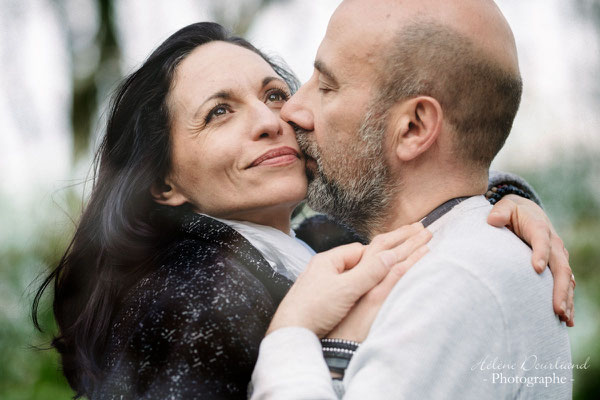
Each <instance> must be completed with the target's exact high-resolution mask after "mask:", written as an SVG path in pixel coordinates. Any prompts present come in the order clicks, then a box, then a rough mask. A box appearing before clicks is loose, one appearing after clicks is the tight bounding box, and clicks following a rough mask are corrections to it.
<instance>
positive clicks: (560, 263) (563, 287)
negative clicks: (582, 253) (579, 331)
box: [549, 234, 573, 321]
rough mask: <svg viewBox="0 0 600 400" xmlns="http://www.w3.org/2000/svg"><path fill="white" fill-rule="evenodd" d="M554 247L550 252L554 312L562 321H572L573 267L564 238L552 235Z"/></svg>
mask: <svg viewBox="0 0 600 400" xmlns="http://www.w3.org/2000/svg"><path fill="white" fill-rule="evenodd" d="M551 242H552V249H551V252H550V262H549V266H550V270H551V271H552V275H553V277H554V290H553V295H552V296H553V299H552V305H553V307H554V312H555V313H556V314H557V315H558V316H559V318H560V319H561V321H570V320H571V319H572V313H573V311H572V306H573V295H572V294H570V292H571V291H572V290H573V288H572V284H571V275H572V273H573V272H572V271H571V267H570V266H569V261H568V259H567V257H566V255H565V252H564V251H563V244H562V240H561V239H560V238H559V237H558V236H557V235H555V234H553V235H552V239H551Z"/></svg>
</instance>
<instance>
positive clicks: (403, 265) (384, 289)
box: [374, 244, 429, 299]
mask: <svg viewBox="0 0 600 400" xmlns="http://www.w3.org/2000/svg"><path fill="white" fill-rule="evenodd" d="M428 251H429V248H428V247H427V246H426V245H424V244H422V245H420V246H419V247H417V248H416V249H414V251H413V252H412V253H411V254H409V255H408V257H407V258H406V259H404V260H403V261H401V262H399V263H397V264H396V265H394V266H393V267H392V269H391V270H390V273H389V274H387V275H386V277H385V278H384V279H383V281H381V283H379V285H377V286H376V287H375V289H374V290H378V291H380V292H379V293H378V297H381V296H383V299H385V298H387V296H388V294H390V292H391V291H392V289H393V288H394V286H395V285H396V283H398V281H399V280H400V278H402V277H403V276H404V274H405V273H406V272H407V271H408V270H409V269H410V267H412V266H413V265H415V264H416V263H417V261H419V260H420V259H421V258H422V257H423V256H424V255H425V254H427V252H428Z"/></svg>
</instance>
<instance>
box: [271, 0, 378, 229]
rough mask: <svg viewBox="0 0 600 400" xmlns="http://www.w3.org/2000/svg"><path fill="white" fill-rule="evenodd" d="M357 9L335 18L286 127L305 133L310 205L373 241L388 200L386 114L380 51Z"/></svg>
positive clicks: (288, 109) (289, 107) (287, 110)
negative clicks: (379, 96) (379, 95)
mask: <svg viewBox="0 0 600 400" xmlns="http://www.w3.org/2000/svg"><path fill="white" fill-rule="evenodd" d="M356 11H357V10H355V9H349V8H348V7H346V8H343V6H342V7H340V8H339V9H338V10H337V11H336V13H335V14H334V16H333V17H332V19H331V21H330V23H329V26H328V29H327V33H326V35H325V38H324V39H323V41H322V42H321V45H320V47H319V50H318V52H317V56H316V59H315V70H314V73H313V75H312V77H311V78H310V80H309V81H308V82H307V83H306V84H304V85H303V86H302V87H301V88H300V89H299V91H298V92H297V93H296V94H295V95H294V96H293V97H292V98H291V99H290V100H289V101H288V102H287V103H286V104H285V105H284V107H283V108H282V110H281V116H282V118H283V119H285V120H286V121H289V122H293V123H294V124H295V125H297V126H298V127H299V128H300V129H298V130H297V133H296V136H297V138H298V142H299V144H300V148H301V149H302V150H303V151H304V152H305V153H306V155H307V162H306V168H307V175H308V178H309V188H308V204H309V205H310V206H311V207H312V208H314V209H315V210H317V211H321V212H325V213H327V214H330V215H332V216H334V217H336V218H337V219H338V220H340V221H341V222H345V223H346V224H348V225H350V226H352V227H353V228H355V229H356V230H357V231H359V233H362V234H367V233H368V230H369V226H368V225H372V224H373V223H374V222H375V220H376V219H377V216H379V215H381V211H382V208H383V207H385V205H387V201H388V200H389V199H388V198H389V193H387V192H389V190H387V188H386V184H387V183H388V182H389V171H388V168H387V166H386V162H385V154H384V152H383V139H384V133H385V115H384V114H385V110H379V109H378V108H377V105H376V104H371V99H372V98H373V96H374V95H375V94H376V93H375V91H376V87H377V86H376V78H377V76H378V73H379V72H378V69H377V68H376V67H377V64H378V62H379V60H380V56H379V55H378V50H379V49H380V46H381V44H380V43H378V42H377V36H376V35H373V33H372V32H371V33H370V34H369V35H366V34H365V32H363V31H361V30H360V29H358V28H359V27H357V25H356V24H355V18H356Z"/></svg>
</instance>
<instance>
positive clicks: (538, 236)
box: [488, 196, 553, 273]
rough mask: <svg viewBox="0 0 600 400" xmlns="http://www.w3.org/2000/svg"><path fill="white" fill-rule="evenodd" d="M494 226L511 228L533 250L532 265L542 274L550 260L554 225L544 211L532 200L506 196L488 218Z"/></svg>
mask: <svg viewBox="0 0 600 400" xmlns="http://www.w3.org/2000/svg"><path fill="white" fill-rule="evenodd" d="M488 223H489V224H490V225H493V226H497V227H501V226H509V227H510V229H512V230H513V232H514V233H515V234H516V235H517V236H519V237H521V238H522V239H523V240H525V242H527V244H529V246H531V248H532V249H533V254H532V258H531V263H532V265H533V268H535V270H536V271H537V273H542V272H543V271H544V269H545V268H546V265H548V261H549V260H550V250H551V247H552V246H551V242H550V238H551V234H552V231H553V228H552V224H551V223H550V220H548V218H547V216H546V214H545V213H544V210H542V209H541V207H540V206H538V205H537V204H535V203H534V202H532V201H531V200H527V199H521V198H519V197H518V196H517V197H509V196H506V197H505V198H503V199H502V200H500V201H499V202H498V203H497V204H496V205H495V206H494V208H492V211H491V212H490V215H489V216H488Z"/></svg>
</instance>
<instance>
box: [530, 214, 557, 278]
mask: <svg viewBox="0 0 600 400" xmlns="http://www.w3.org/2000/svg"><path fill="white" fill-rule="evenodd" d="M522 232H523V235H524V236H525V237H524V239H525V241H527V243H529V244H530V245H531V248H532V250H533V254H532V255H531V263H532V264H533V268H535V270H536V271H537V273H538V274H541V273H542V272H544V269H546V265H548V261H549V260H550V251H551V242H550V238H551V233H552V232H551V230H550V226H549V225H548V224H546V223H545V222H544V221H531V222H530V224H529V226H524V227H523V229H522ZM560 251H562V249H561V250H560Z"/></svg>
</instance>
